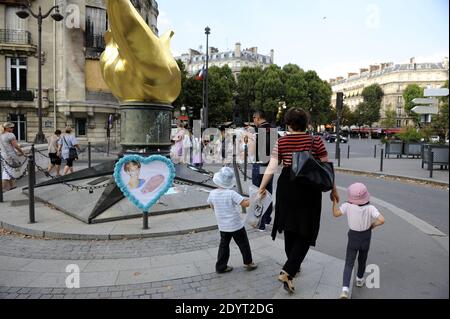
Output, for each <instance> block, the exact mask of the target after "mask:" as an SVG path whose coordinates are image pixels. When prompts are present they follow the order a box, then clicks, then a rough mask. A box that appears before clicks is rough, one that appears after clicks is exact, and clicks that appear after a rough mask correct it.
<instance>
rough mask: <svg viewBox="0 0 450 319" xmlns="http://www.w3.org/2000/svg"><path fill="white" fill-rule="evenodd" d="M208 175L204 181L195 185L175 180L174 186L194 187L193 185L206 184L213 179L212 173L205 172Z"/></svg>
mask: <svg viewBox="0 0 450 319" xmlns="http://www.w3.org/2000/svg"><path fill="white" fill-rule="evenodd" d="M205 172H207V173H208V178H207V179H205V180H202V181H201V182H195V183H190V182H185V181H180V180H177V179H175V180H174V181H173V182H174V184H177V185H187V186H194V185H199V184H200V185H201V184H206V183H207V182H209V181H211V180H212V179H213V177H214V173H213V172H209V171H205Z"/></svg>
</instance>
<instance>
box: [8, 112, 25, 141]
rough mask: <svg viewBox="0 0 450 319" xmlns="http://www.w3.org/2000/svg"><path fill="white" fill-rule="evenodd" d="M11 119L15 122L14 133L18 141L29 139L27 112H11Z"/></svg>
mask: <svg viewBox="0 0 450 319" xmlns="http://www.w3.org/2000/svg"><path fill="white" fill-rule="evenodd" d="M9 121H10V122H12V123H14V130H13V133H14V135H15V136H16V139H17V140H18V141H25V140H26V139H27V118H26V116H25V114H9Z"/></svg>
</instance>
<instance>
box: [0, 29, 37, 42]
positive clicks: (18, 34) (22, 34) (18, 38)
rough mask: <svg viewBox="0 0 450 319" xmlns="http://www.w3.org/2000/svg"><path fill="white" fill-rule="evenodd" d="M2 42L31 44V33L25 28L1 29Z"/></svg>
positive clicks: (0, 39) (0, 40)
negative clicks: (24, 29)
mask: <svg viewBox="0 0 450 319" xmlns="http://www.w3.org/2000/svg"><path fill="white" fill-rule="evenodd" d="M0 43H6V44H28V45H31V33H30V32H28V31H23V30H9V29H0Z"/></svg>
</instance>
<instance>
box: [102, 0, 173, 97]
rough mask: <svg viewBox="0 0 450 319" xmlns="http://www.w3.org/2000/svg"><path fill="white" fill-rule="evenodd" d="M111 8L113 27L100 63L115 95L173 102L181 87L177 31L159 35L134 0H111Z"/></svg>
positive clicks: (107, 33) (109, 7) (110, 15)
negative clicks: (174, 47)
mask: <svg viewBox="0 0 450 319" xmlns="http://www.w3.org/2000/svg"><path fill="white" fill-rule="evenodd" d="M107 11H108V19H109V24H110V29H109V30H108V31H107V32H106V33H105V41H106V49H105V51H104V52H103V54H102V55H101V58H100V65H101V69H102V74H103V78H104V79H105V82H106V84H107V85H108V86H109V88H110V89H111V91H112V93H113V94H114V96H116V97H117V98H118V99H119V100H120V101H121V102H155V103H167V104H171V103H172V102H173V101H175V100H176V99H177V97H178V95H179V94H180V91H181V72H180V69H179V67H178V64H177V63H176V61H175V59H174V58H173V57H172V54H171V52H170V39H171V38H172V36H173V35H174V32H173V31H169V32H167V33H165V34H164V35H163V36H161V38H158V37H157V36H156V35H154V34H153V31H152V30H151V29H150V27H149V26H148V25H147V24H146V23H145V21H144V19H142V17H141V16H140V14H139V13H138V12H137V10H136V9H135V8H134V6H133V4H132V3H131V2H130V0H108V5H107Z"/></svg>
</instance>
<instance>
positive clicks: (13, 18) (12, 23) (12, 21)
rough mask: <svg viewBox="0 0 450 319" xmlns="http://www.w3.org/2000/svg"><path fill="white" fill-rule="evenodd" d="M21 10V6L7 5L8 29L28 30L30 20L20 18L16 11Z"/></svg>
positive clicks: (6, 20)
mask: <svg viewBox="0 0 450 319" xmlns="http://www.w3.org/2000/svg"><path fill="white" fill-rule="evenodd" d="M19 10H20V7H14V6H6V10H5V27H6V29H7V30H21V31H27V30H28V20H29V19H20V18H19V17H18V16H17V15H16V12H17V11H19Z"/></svg>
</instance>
